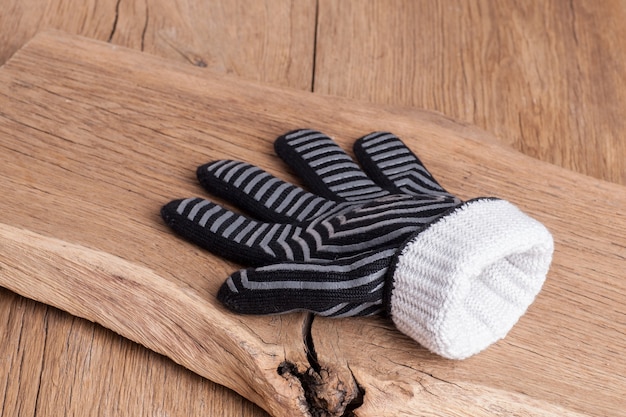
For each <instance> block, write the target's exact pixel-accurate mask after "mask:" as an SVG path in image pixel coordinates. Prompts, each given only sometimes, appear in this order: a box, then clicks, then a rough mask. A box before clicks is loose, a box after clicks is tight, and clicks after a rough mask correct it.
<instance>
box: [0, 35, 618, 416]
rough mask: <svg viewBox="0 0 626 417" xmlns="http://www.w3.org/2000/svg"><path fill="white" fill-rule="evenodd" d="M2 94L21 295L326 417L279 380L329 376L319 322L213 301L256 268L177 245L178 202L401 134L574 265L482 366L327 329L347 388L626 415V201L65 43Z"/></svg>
mask: <svg viewBox="0 0 626 417" xmlns="http://www.w3.org/2000/svg"><path fill="white" fill-rule="evenodd" d="M125 68H135V69H136V70H135V71H132V72H129V71H124V69H125ZM164 80H168V82H164ZM120 92H123V94H120ZM0 99H1V100H2V105H1V106H0V108H1V109H2V112H1V115H0V120H1V122H0V135H1V136H2V137H3V138H4V140H3V141H2V142H1V145H0V146H2V147H3V152H2V155H3V156H2V157H3V164H1V168H0V170H1V173H2V175H1V176H0V178H2V180H0V187H1V192H2V194H3V195H11V196H12V198H10V199H5V200H4V201H3V202H0V207H1V208H2V212H3V213H4V214H5V215H4V217H3V220H2V223H3V224H2V226H1V227H0V235H1V238H0V240H1V241H2V246H3V252H2V255H1V257H0V277H1V279H2V285H3V286H5V287H7V288H9V289H11V290H12V291H16V292H18V293H20V294H23V295H26V296H28V297H30V298H33V299H35V300H39V301H42V302H46V303H49V304H51V305H55V306H57V307H60V308H62V309H64V310H67V311H69V312H71V313H72V314H76V315H78V316H81V317H85V318H87V319H89V320H93V321H96V322H99V323H102V324H103V325H105V326H107V327H108V328H111V329H113V330H114V331H116V332H118V333H121V334H122V335H124V336H125V337H128V338H130V339H132V340H135V341H137V342H139V343H141V344H143V345H145V346H147V347H149V348H151V349H153V350H155V351H157V352H160V353H163V354H165V355H167V356H169V357H171V358H172V359H174V360H175V361H176V362H178V363H180V364H182V365H184V366H185V367H188V368H189V369H191V370H193V371H194V372H197V373H198V374H199V375H202V376H205V377H207V378H210V379H212V380H214V381H217V382H219V383H220V384H223V385H225V386H228V387H231V388H233V389H235V390H236V391H237V392H239V393H241V394H242V395H244V396H246V398H249V399H251V400H252V401H255V402H256V403H257V404H259V405H261V406H262V407H264V408H265V409H267V410H268V411H270V412H271V413H272V414H274V415H278V416H280V415H285V416H287V415H290V416H293V415H306V412H305V411H306V409H307V407H308V406H309V405H310V401H307V400H306V398H305V397H304V396H303V395H304V394H303V388H302V387H301V385H300V381H299V380H298V378H296V377H295V376H294V375H293V374H291V375H290V374H284V375H282V376H281V375H279V373H278V372H277V370H278V368H279V367H280V366H281V364H283V363H284V361H285V360H287V361H289V362H291V363H293V364H294V366H296V367H297V368H298V370H299V371H300V372H304V371H305V370H306V368H307V367H308V366H309V364H308V361H307V358H306V352H305V348H306V346H304V343H303V341H302V336H303V326H304V325H305V324H306V321H304V320H303V316H302V315H288V316H280V317H240V316H235V315H231V314H229V313H227V312H225V311H224V310H223V309H222V308H221V307H220V306H219V305H218V304H217V303H216V302H215V301H214V298H213V294H214V292H215V290H216V289H217V287H218V286H219V285H220V283H221V281H222V280H223V278H224V277H225V276H226V275H227V274H228V272H229V271H231V270H233V269H234V268H236V265H232V264H228V263H225V262H223V261H221V260H219V259H217V258H215V257H212V256H211V255H208V254H206V253H203V252H201V251H199V250H197V249H196V248H194V247H193V246H192V245H189V244H186V243H184V242H181V241H180V240H178V239H176V238H175V237H173V236H172V235H171V233H169V231H168V230H167V229H166V228H165V227H164V226H163V225H162V224H161V222H160V220H159V219H158V207H159V206H160V205H161V204H163V203H164V202H166V201H168V200H169V199H171V198H175V197H181V196H185V195H193V194H197V193H200V192H201V191H200V189H199V187H198V186H197V185H196V184H195V181H194V179H193V170H194V169H195V166H197V165H199V164H200V163H203V162H206V161H207V160H209V159H215V158H220V157H235V158H238V159H244V160H247V161H251V162H253V163H255V164H258V165H260V166H262V167H263V168H265V169H267V170H269V171H272V172H274V173H276V174H277V175H280V176H282V177H284V178H286V179H293V178H292V176H291V175H290V174H289V172H286V171H285V170H284V168H283V167H282V165H280V164H279V163H278V161H277V158H275V157H274V156H273V155H272V153H271V143H270V141H271V139H272V138H273V137H274V136H276V135H278V134H280V133H282V132H284V131H285V130H289V129H291V128H295V127H300V126H307V125H308V126H314V127H317V128H319V129H321V130H324V131H326V132H328V133H329V134H331V135H333V136H335V137H336V138H338V139H339V140H340V142H341V143H342V144H344V145H346V146H348V145H349V144H350V142H351V141H352V140H353V138H355V137H357V136H359V135H360V134H362V133H364V132H367V131H370V130H375V129H383V128H384V129H390V130H393V131H395V132H397V133H398V134H399V135H401V136H402V137H404V138H405V140H407V142H408V143H409V144H410V146H411V147H412V148H413V149H415V150H417V151H418V152H419V153H420V155H421V156H422V157H423V159H424V160H425V161H426V163H427V164H428V165H429V166H430V167H431V169H432V170H433V172H434V173H435V174H436V176H437V177H438V178H440V179H441V181H442V182H443V183H444V184H446V186H447V188H449V189H450V190H453V191H455V192H457V193H458V194H459V195H460V196H461V197H463V198H468V197H472V196H476V195H481V194H488V195H489V194H494V195H499V196H501V197H504V198H508V199H510V200H512V201H514V202H515V203H517V204H519V205H520V206H522V207H523V208H524V209H525V210H527V211H528V212H530V213H531V214H532V215H534V216H536V217H537V218H539V219H540V220H542V221H543V222H545V223H546V224H547V225H548V227H549V228H550V229H551V230H552V231H553V233H554V235H555V238H556V242H557V253H556V257H555V263H554V267H553V269H552V271H551V273H550V276H549V280H548V283H547V284H546V288H545V290H544V291H543V292H542V293H541V296H540V297H539V299H538V301H537V303H536V304H534V305H533V307H532V308H531V311H529V313H528V315H526V316H525V317H524V318H523V320H522V321H521V322H520V323H519V324H518V326H516V328H515V329H514V331H513V333H512V334H511V335H510V336H509V337H508V338H507V339H506V340H505V341H504V342H502V343H499V344H497V345H496V346H494V347H493V348H491V349H489V350H488V351H486V352H484V353H482V354H480V355H479V356H477V357H475V358H473V359H471V360H469V361H464V362H451V361H444V360H441V359H439V358H436V357H434V356H432V355H430V354H428V353H427V352H426V351H424V350H423V349H420V348H419V347H418V346H416V345H415V344H414V343H410V342H409V341H408V340H407V339H405V338H403V337H402V336H401V335H400V334H399V333H398V332H396V331H394V330H393V329H391V328H390V326H389V324H388V323H387V322H386V321H384V320H382V319H368V320H354V319H353V320H334V321H333V320H322V319H315V320H314V322H313V333H312V335H313V341H314V345H315V351H316V354H317V356H318V359H319V360H320V363H321V365H322V367H323V368H324V369H327V370H328V375H332V376H336V377H337V378H338V380H339V381H341V382H342V385H343V386H344V387H345V386H349V385H350V383H351V382H352V381H351V380H350V378H352V375H354V378H355V379H356V381H358V383H359V385H360V386H361V387H362V388H363V389H364V390H365V396H364V403H363V405H362V406H361V407H359V408H357V409H356V410H355V412H354V413H355V414H356V415H359V416H367V415H372V416H374V415H376V416H381V415H410V414H413V413H415V412H419V413H424V414H426V413H430V414H431V415H466V414H467V411H468V410H470V411H471V414H472V415H477V416H482V415H485V416H486V415H512V414H514V413H517V414H520V415H524V414H526V415H546V416H547V415H560V416H561V415H597V413H599V412H600V413H602V414H603V415H615V416H617V415H619V413H620V412H621V409H622V407H621V393H622V392H623V391H624V388H626V381H624V375H625V374H626V372H625V371H626V366H625V363H626V362H625V361H624V357H623V355H622V352H623V351H624V349H625V348H626V345H625V343H624V338H623V335H624V333H625V332H626V321H625V320H624V311H623V308H622V303H621V299H622V298H623V297H624V295H626V286H625V284H624V282H623V279H622V271H623V266H624V248H626V241H624V236H623V234H621V233H620V232H619V231H620V230H622V229H623V228H624V227H625V226H626V218H625V217H624V214H623V212H621V210H620V208H621V207H624V205H625V204H626V193H624V189H623V187H620V186H617V185H613V184H609V183H605V182H601V181H597V180H592V179H590V178H588V177H584V176H580V175H576V174H573V173H571V172H568V171H565V170H562V169H558V168H556V167H554V166H551V165H548V164H544V163H540V162H538V161H536V160H534V159H531V158H528V157H525V156H523V155H521V154H519V153H517V152H514V151H511V150H509V149H506V148H503V147H502V146H500V145H499V144H497V142H496V141H495V140H493V139H491V138H490V137H489V135H487V134H486V133H484V132H482V131H480V130H477V129H475V128H473V127H471V126H468V125H464V124H459V123H457V122H455V121H453V120H451V119H447V118H445V117H442V116H439V115H435V114H431V113H425V112H421V111H417V110H411V109H406V108H404V109H403V108H390V107H381V106H369V105H365V104H360V103H356V102H350V101H346V100H341V99H338V98H331V97H324V96H320V95H310V94H306V93H302V92H297V91H292V90H279V89H276V88H271V87H266V86H261V85H257V84H253V83H248V82H243V81H240V80H236V79H232V78H229V77H218V76H211V77H208V76H207V74H206V72H205V71H202V70H200V69H195V68H193V67H191V66H189V67H180V66H178V65H175V64H173V63H170V62H166V61H160V60H158V59H156V58H152V57H150V56H147V55H140V54H137V53H133V52H131V51H128V50H124V49H120V48H115V47H112V46H110V45H106V44H96V43H93V42H89V41H86V40H81V39H75V38H68V37H65V36H61V35H56V34H48V35H45V36H40V37H38V38H37V39H36V40H34V41H33V42H31V43H30V44H29V46H28V47H26V48H25V49H23V50H22V51H21V52H20V53H18V54H17V55H16V56H15V58H14V59H13V60H11V61H10V62H8V63H7V64H6V65H5V66H4V67H3V68H2V69H1V70H0ZM207 115H210V116H211V117H206V116H207ZM581 255H582V256H581ZM40 320H43V318H41V319H40ZM11 323H12V324H11ZM10 324H11V326H12V327H19V326H18V325H17V324H15V323H14V322H10ZM8 343H11V342H8ZM12 343H15V341H13V342H12ZM55 343H56V342H55ZM309 348H310V346H309ZM28 354H29V355H35V357H39V356H40V354H39V353H37V352H36V351H35V352H28ZM76 355H77V356H76V358H77V359H78V360H86V359H85V358H86V356H83V355H84V353H77V354H76ZM520 376H521V378H520ZM10 380H12V379H7V381H10ZM52 380H54V378H52ZM331 380H332V379H331ZM589 381H593V382H592V383H590V382H589ZM338 386H339V384H338V381H337V380H335V384H330V385H329V386H327V387H326V389H327V392H326V393H328V391H330V392H331V393H332V392H333V391H334V390H335V389H337V388H338ZM340 391H341V390H340ZM133 398H137V399H140V398H145V397H143V396H140V395H138V396H137V397H133ZM127 401H131V402H132V401H133V400H132V399H128V400H127ZM343 405H344V406H345V405H346V404H343ZM298 413H299V414H298ZM331 415H333V414H331ZM334 415H341V410H337V411H336V412H335V413H334Z"/></svg>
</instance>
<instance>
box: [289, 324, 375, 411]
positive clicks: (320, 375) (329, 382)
mask: <svg viewBox="0 0 626 417" xmlns="http://www.w3.org/2000/svg"><path fill="white" fill-rule="evenodd" d="M314 317H315V316H314V315H313V314H309V315H307V317H306V318H305V319H304V322H303V324H302V339H303V342H304V349H305V353H306V357H307V361H308V367H307V368H306V370H304V371H301V370H300V369H299V368H298V365H297V364H295V363H293V362H291V361H288V360H285V361H283V362H282V363H281V364H280V365H279V366H278V369H277V372H278V374H279V375H280V376H282V377H284V378H295V379H296V380H297V381H298V382H299V383H300V385H301V386H302V389H303V392H304V402H305V404H304V405H305V406H306V408H307V410H308V414H309V415H310V416H311V417H353V416H355V414H354V410H356V409H357V408H359V407H360V406H361V405H363V399H364V396H365V390H364V389H363V388H362V387H361V386H360V385H359V384H358V382H357V381H356V378H355V377H354V374H353V373H352V370H350V380H349V381H345V380H343V379H342V377H341V375H340V373H339V372H337V371H336V370H334V369H333V368H331V367H325V366H323V365H322V364H321V363H320V361H319V359H318V356H317V352H316V351H315V344H314V341H313V336H312V332H311V328H312V327H313V319H314ZM348 369H349V368H348Z"/></svg>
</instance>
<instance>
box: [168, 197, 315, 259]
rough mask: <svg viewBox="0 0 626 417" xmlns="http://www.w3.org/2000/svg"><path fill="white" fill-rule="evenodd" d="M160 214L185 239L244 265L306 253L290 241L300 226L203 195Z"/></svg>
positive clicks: (177, 204) (176, 201)
mask: <svg viewBox="0 0 626 417" xmlns="http://www.w3.org/2000/svg"><path fill="white" fill-rule="evenodd" d="M161 216H162V217H163V220H164V221H165V223H166V224H167V225H168V226H170V227H171V228H172V229H173V230H174V231H175V232H176V233H177V234H179V235H180V236H182V237H183V238H185V239H187V240H189V241H191V242H193V243H195V244H197V245H198V246H200V247H202V248H204V249H206V250H208V251H210V252H212V253H214V254H216V255H219V256H221V257H224V258H227V259H229V260H231V261H235V262H238V263H241V264H245V265H253V266H258V265H267V264H270V263H272V262H282V261H288V260H294V259H302V258H303V257H304V256H305V255H304V254H303V252H304V251H303V249H302V248H300V247H298V246H297V245H292V244H290V243H291V242H287V239H288V238H291V237H292V236H294V235H296V236H297V235H298V234H299V233H298V230H299V228H298V227H295V226H293V225H290V224H280V223H265V222H259V221H256V220H253V219H250V218H248V217H246V216H242V215H240V214H237V213H235V212H232V211H230V210H227V209H225V208H224V207H222V206H220V205H218V204H215V203H212V202H210V201H208V200H204V199H201V198H187V199H184V200H182V199H181V200H174V201H171V202H170V203H168V204H166V205H165V206H163V208H162V209H161Z"/></svg>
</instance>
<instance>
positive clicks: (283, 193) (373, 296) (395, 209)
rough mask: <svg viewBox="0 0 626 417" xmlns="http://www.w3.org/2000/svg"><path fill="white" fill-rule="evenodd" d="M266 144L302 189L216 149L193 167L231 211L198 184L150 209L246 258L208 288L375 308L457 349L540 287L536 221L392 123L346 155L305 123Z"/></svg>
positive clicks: (247, 296) (479, 342)
mask: <svg viewBox="0 0 626 417" xmlns="http://www.w3.org/2000/svg"><path fill="white" fill-rule="evenodd" d="M275 150H276V153H277V154H278V155H279V156H280V157H281V158H282V159H283V160H284V161H285V163H286V164H287V165H288V166H289V167H291V168H292V169H293V170H294V171H295V172H296V173H297V174H298V175H299V176H300V177H301V179H302V181H303V183H304V184H305V185H306V186H307V188H308V189H304V188H300V187H298V186H296V185H294V184H290V183H287V182H285V181H283V180H282V179H280V178H278V177H275V176H274V175H272V174H270V173H268V172H265V171H263V170H262V169H260V168H258V167H256V166H254V165H250V164H248V163H246V162H240V161H232V160H219V161H213V162H210V163H207V164H204V165H202V166H200V167H199V168H198V169H197V171H196V173H197V176H198V180H199V181H200V183H201V184H202V185H203V186H204V188H205V189H206V190H207V191H209V192H210V193H211V194H214V195H217V196H219V197H222V198H224V199H225V200H227V201H229V202H230V203H232V204H234V205H235V206H237V207H238V208H239V209H240V210H241V211H232V210H230V209H228V208H226V207H223V206H221V205H219V204H216V203H215V202H212V201H210V200H205V199H204V198H199V197H190V198H184V199H178V200H173V201H171V202H170V203H168V204H166V205H165V206H163V207H162V209H161V215H162V217H163V220H164V221H165V222H166V223H167V224H168V225H169V226H170V227H171V228H172V230H174V231H175V232H176V233H178V234H180V235H181V236H182V237H184V238H185V239H187V240H189V241H191V242H194V243H195V244H197V245H199V246H201V247H203V248H205V249H207V250H209V251H211V252H213V253H215V254H217V255H219V256H221V257H224V258H227V259H230V260H233V261H235V262H239V263H241V264H243V265H245V266H247V268H246V269H242V270H239V271H236V272H234V273H233V274H231V275H230V276H229V277H228V278H227V279H226V281H225V282H224V284H223V285H222V287H221V288H220V290H219V292H218V294H217V298H218V299H219V300H220V301H221V302H222V303H223V304H224V305H225V306H226V307H228V308H229V309H231V310H232V311H235V312H238V313H242V314H278V313H286V312H291V311H301V310H304V311H310V312H313V313H315V314H319V315H322V316H328V317H348V316H368V315H372V314H378V313H380V312H383V311H387V312H390V313H391V317H392V319H393V320H394V322H395V323H396V325H397V327H398V329H399V330H401V331H402V332H404V333H406V334H407V335H409V336H411V337H412V338H414V339H415V340H416V341H418V342H419V343H421V344H422V345H424V346H425V347H427V348H429V349H431V350H432V351H434V352H436V353H439V354H441V355H443V356H445V357H449V358H463V357H467V356H469V355H471V354H473V353H475V352H478V351H480V350H482V349H484V348H485V347H486V346H488V345H489V344H490V343H492V342H493V341H495V340H497V339H499V338H501V337H503V336H504V335H505V334H506V333H507V332H508V330H509V329H510V328H511V326H513V324H514V323H515V322H516V321H517V319H518V318H519V316H520V315H521V314H523V313H524V311H525V310H526V307H527V306H528V305H529V304H530V302H532V300H533V298H534V297H535V295H536V294H537V292H538V291H539V289H540V288H541V284H542V282H543V280H544V277H545V274H546V272H547V268H548V265H549V263H550V255H551V252H552V240H551V237H550V234H549V233H548V232H547V230H545V228H543V226H541V225H540V224H539V223H537V222H536V221H534V220H532V219H530V218H529V217H528V216H526V215H524V214H523V213H521V212H520V211H519V210H518V209H516V208H515V207H514V206H513V205H511V204H510V203H507V202H505V201H501V200H496V199H481V200H474V201H470V202H468V203H463V202H462V201H461V200H460V199H459V198H457V197H456V196H454V195H452V194H450V193H449V192H447V191H446V190H445V189H444V188H443V187H442V186H441V185H440V184H439V183H438V182H437V181H436V180H435V178H434V177H433V176H432V175H431V173H430V172H429V171H428V170H427V169H426V167H425V166H424V165H423V163H422V162H421V160H420V159H419V158H418V157H417V156H416V155H415V154H414V153H413V152H412V151H411V150H410V149H409V148H408V147H407V146H406V145H405V144H404V143H402V141H401V140H400V139H399V138H397V137H396V136H394V135H393V134H391V133H388V132H374V133H371V134H369V135H367V136H364V137H363V138H361V139H359V140H357V141H356V143H355V146H354V153H355V155H356V157H357V161H354V160H353V159H352V158H351V157H350V156H349V155H348V154H347V153H346V152H345V151H344V150H343V149H342V148H341V147H340V146H339V145H337V143H335V142H334V141H333V140H332V139H331V138H330V137H328V136H326V135H324V134H322V133H320V132H317V131H315V130H310V129H301V130H296V131H293V132H290V133H287V134H285V135H283V136H281V137H279V138H278V139H277V140H276V142H275Z"/></svg>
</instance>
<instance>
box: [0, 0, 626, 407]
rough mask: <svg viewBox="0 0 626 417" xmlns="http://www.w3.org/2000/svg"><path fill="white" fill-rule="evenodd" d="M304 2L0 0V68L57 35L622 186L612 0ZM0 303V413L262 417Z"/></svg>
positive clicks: (98, 336)
mask: <svg viewBox="0 0 626 417" xmlns="http://www.w3.org/2000/svg"><path fill="white" fill-rule="evenodd" d="M196 3H197V4H196ZM315 3H316V2H313V1H311V2H301V1H294V2H288V1H282V0H268V1H264V2H256V1H254V2H246V1H235V2H194V1H191V0H189V1H176V2H155V1H146V2H135V3H134V4H135V7H133V8H129V7H127V6H128V5H129V4H133V3H128V2H123V1H122V2H117V1H116V0H109V1H98V2H95V1H81V2H79V1H75V0H50V1H43V0H27V1H17V0H8V1H5V2H3V7H2V10H0V63H3V62H4V61H5V60H6V59H8V57H9V56H10V55H12V54H13V53H14V52H15V51H16V50H17V49H18V48H20V47H21V46H22V45H23V44H24V43H25V42H26V41H27V40H29V39H30V38H31V37H32V36H33V35H34V34H35V33H36V32H38V31H39V30H42V29H44V28H49V27H53V28H59V29H63V30H66V31H68V32H70V33H79V34H83V35H85V36H89V37H92V38H96V39H100V40H104V41H108V40H109V39H110V40H111V42H112V43H115V44H119V45H125V46H129V47H133V48H136V49H143V50H145V51H147V52H149V53H151V54H157V55H161V56H163V57H166V58H167V59H169V60H172V61H176V62H179V63H181V64H183V65H185V64H187V65H189V64H194V65H196V66H203V65H206V67H207V68H206V69H207V70H211V71H217V72H222V73H224V72H226V73H232V74H235V75H239V76H241V77H244V78H248V79H254V80H261V81H266V82H271V83H274V84H279V85H284V86H291V87H294V88H300V89H314V90H315V91H319V92H327V93H328V92H330V93H334V94H340V95H346V96H352V97H358V98H361V99H366V100H370V101H374V102H384V103H391V104H409V105H414V106H416V107H422V108H429V109H434V110H438V111H442V112H444V113H446V114H447V115H450V116H453V117H455V118H457V119H459V120H464V121H468V122H472V123H475V124H477V125H479V126H481V127H484V128H485V129H487V130H489V131H491V132H495V133H496V135H497V137H498V139H499V140H502V141H504V142H505V143H510V144H512V145H513V146H515V147H516V148H518V149H521V150H522V151H524V152H526V153H528V154H530V155H533V156H536V157H538V158H540V159H544V160H547V161H551V162H554V163H557V164H561V165H563V166H566V167H569V168H571V169H575V170H578V171H580V172H583V173H587V174H589V175H594V176H596V177H599V178H604V179H607V180H610V181H614V182H619V183H623V184H625V183H626V179H625V174H624V172H625V169H624V160H625V159H624V158H623V156H624V152H625V151H624V142H623V141H622V140H621V136H622V134H623V131H624V129H623V127H624V126H623V123H624V122H623V117H621V115H622V114H623V112H624V108H625V107H626V104H625V103H624V91H626V90H624V88H623V84H624V78H623V74H624V73H625V71H624V62H625V54H626V50H625V49H624V48H623V47H621V40H622V39H624V36H623V32H624V28H623V25H622V24H621V22H623V20H624V13H625V8H624V6H623V2H619V1H606V2H591V1H581V0H575V1H571V2H570V1H555V2H548V3H546V2H538V3H536V4H535V3H533V4H526V5H525V6H524V7H520V6H519V5H518V2H513V1H500V2H487V1H474V0H473V1H469V2H448V1H446V2H429V1H424V2H414V1H412V0H406V1H393V2H391V1H390V2H378V3H376V2H352V1H341V2H337V1H319V2H317V3H318V4H315ZM316 6H317V7H316ZM316 8H317V15H318V17H317V18H316ZM120 12H121V13H120ZM116 16H117V18H116ZM316 19H317V22H318V23H317V25H316ZM116 20H117V22H116ZM140 29H141V30H140ZM512 29H513V30H512ZM111 35H113V36H111ZM242 45H244V46H245V47H244V46H242ZM313 68H315V72H314V74H313V73H312V69H313ZM529 103H533V105H532V106H530V105H529ZM599 204H602V203H599ZM592 275H593V276H596V274H595V273H593V274H592ZM0 305H1V306H2V307H1V308H2V314H0V328H1V329H2V332H3V333H2V334H3V335H4V336H5V337H4V338H3V339H2V340H1V341H0V350H1V351H2V352H3V355H4V358H5V360H4V361H3V362H2V364H1V366H2V369H3V370H4V369H6V370H7V372H2V375H6V379H4V380H2V379H0V381H2V383H1V384H0V386H2V387H4V388H3V393H4V396H2V395H0V398H3V403H2V404H3V406H2V407H1V408H0V410H4V411H5V413H7V415H11V414H12V412H9V411H11V410H16V409H18V408H19V409H20V410H21V412H22V413H23V415H34V414H35V413H36V412H37V413H38V415H59V414H63V413H67V414H69V415H73V414H81V413H85V414H90V415H106V413H109V414H117V415H119V414H126V415H190V414H199V413H203V414H206V413H208V414H209V415H225V416H231V415H244V416H247V415H258V414H259V413H261V411H260V410H259V409H258V408H255V407H254V406H252V405H251V404H250V403H249V402H247V401H245V400H242V399H241V397H238V396H237V395H235V394H232V393H231V392H230V391H228V390H225V389H223V388H222V387H220V386H217V385H215V384H212V383H210V382H209V381H207V380H205V379H201V378H198V377H197V376H196V375H194V374H193V373H191V372H188V371H186V370H185V369H183V368H181V367H179V366H177V365H175V364H173V363H172V362H171V361H169V360H167V359H165V358H163V357H161V356H159V355H156V354H153V353H152V352H150V351H148V350H146V349H144V348H141V347H138V346H137V345H134V344H133V343H131V342H128V341H127V340H126V339H123V338H121V337H118V336H116V335H114V334H112V333H111V332H108V331H106V330H104V329H103V328H101V327H99V326H97V325H92V324H91V323H88V322H85V321H83V320H80V319H76V318H74V317H72V316H70V315H68V314H65V313H63V312H60V311H58V310H55V309H54V308H49V307H47V306H45V305H42V304H38V303H34V302H32V301H29V300H26V299H23V298H21V297H19V296H16V295H15V294H13V293H10V292H7V291H5V290H1V291H0ZM599 314H602V311H601V309H600V311H599ZM316 324H318V323H316ZM622 338H623V336H622ZM618 339H619V338H618ZM609 342H610V341H609ZM53 375H54V376H55V378H54V380H52V379H51V376H53ZM87 380H91V381H98V382H97V383H91V384H85V383H84V382H83V381H87ZM39 381H44V382H46V381H47V383H43V384H40V383H39ZM77 381H80V382H77ZM594 386H595V385H594ZM602 388H603V387H601V386H599V387H598V389H600V390H601V389H602ZM180 392H184V393H185V395H183V396H182V398H181V395H180ZM112 410H113V411H112ZM121 410H123V411H124V412H122V411H121ZM20 415H22V414H21V413H20ZM83 415H84V414H83Z"/></svg>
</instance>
